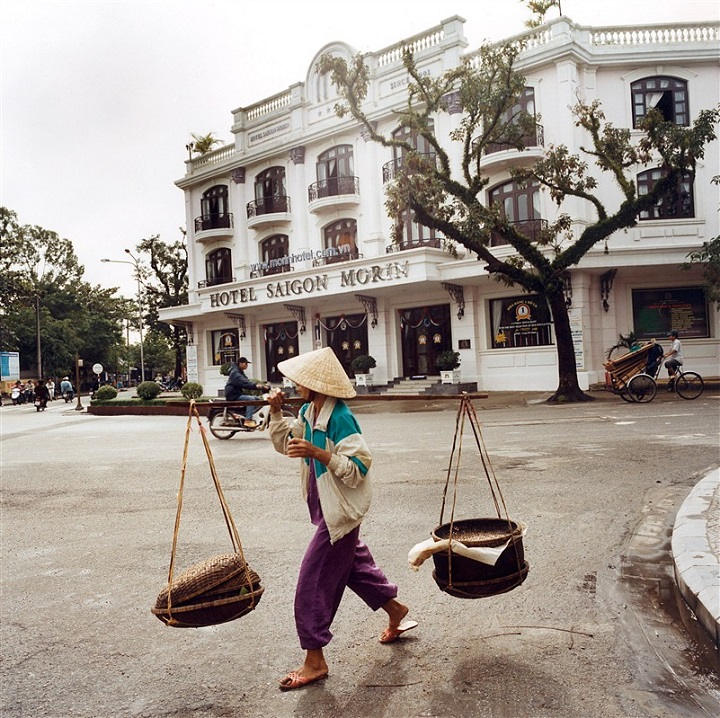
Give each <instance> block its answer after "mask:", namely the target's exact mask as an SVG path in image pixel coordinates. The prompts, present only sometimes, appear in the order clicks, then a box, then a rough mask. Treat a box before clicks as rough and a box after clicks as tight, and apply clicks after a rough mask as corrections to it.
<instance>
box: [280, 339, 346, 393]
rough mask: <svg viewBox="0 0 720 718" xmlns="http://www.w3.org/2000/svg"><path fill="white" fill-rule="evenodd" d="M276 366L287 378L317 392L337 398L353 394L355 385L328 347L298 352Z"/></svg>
mask: <svg viewBox="0 0 720 718" xmlns="http://www.w3.org/2000/svg"><path fill="white" fill-rule="evenodd" d="M277 366H278V369H279V370H280V371H281V372H282V373H283V374H285V376H286V377H287V378H288V379H290V380H291V381H294V382H295V383H296V384H300V386H305V387H307V388H308V389H311V390H312V391H316V392H318V393H319V394H325V395H326V396H335V397H338V398H339V399H352V397H354V396H355V387H353V385H352V383H351V382H350V379H349V378H348V375H347V374H346V373H345V370H344V369H343V367H342V364H341V363H340V361H339V360H338V358H337V357H336V356H335V352H334V351H333V350H332V349H331V348H330V347H325V348H324V349H316V350H315V351H312V352H306V353H305V354H299V355H298V356H296V357H293V358H292V359H286V360H285V361H281V362H279V363H278V365H277Z"/></svg>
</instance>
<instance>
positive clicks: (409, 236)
mask: <svg viewBox="0 0 720 718" xmlns="http://www.w3.org/2000/svg"><path fill="white" fill-rule="evenodd" d="M428 127H429V129H430V131H432V130H433V127H434V125H433V121H432V120H428ZM392 137H393V139H394V140H404V141H405V142H407V143H408V144H409V145H411V146H412V147H413V148H414V149H415V150H417V153H418V155H419V156H420V158H422V159H423V160H427V161H429V162H435V157H436V154H435V149H434V148H433V146H432V145H431V144H430V143H429V142H428V141H427V140H426V139H425V137H423V136H422V135H419V134H418V133H417V131H416V130H413V129H411V128H409V127H399V128H398V129H397V130H395V131H394V132H393V133H392ZM406 155H407V150H406V149H405V148H404V147H393V159H392V162H391V163H389V165H385V166H384V167H383V182H387V181H388V180H390V179H392V178H393V177H394V176H395V173H396V172H397V171H398V170H399V169H400V168H401V167H402V166H403V165H404V164H405V161H406V160H405V156H406ZM397 224H398V226H400V227H402V240H401V242H400V245H399V248H400V249H410V248H412V247H414V246H418V245H428V244H429V245H431V246H439V241H440V240H439V237H438V233H437V231H436V230H434V229H432V228H431V227H426V226H425V225H424V224H420V223H419V222H416V221H415V215H414V214H413V212H412V211H410V210H409V209H406V210H404V211H403V212H402V213H401V215H400V217H399V218H398V219H397ZM395 246H396V247H397V242H396V244H395Z"/></svg>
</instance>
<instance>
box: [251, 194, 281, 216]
mask: <svg viewBox="0 0 720 718" xmlns="http://www.w3.org/2000/svg"><path fill="white" fill-rule="evenodd" d="M289 211H290V197H288V196H286V195H276V196H273V197H263V198H262V199H254V200H253V201H252V202H248V204H247V216H248V219H251V218H252V217H257V216H258V215H261V214H273V213H275V212H289Z"/></svg>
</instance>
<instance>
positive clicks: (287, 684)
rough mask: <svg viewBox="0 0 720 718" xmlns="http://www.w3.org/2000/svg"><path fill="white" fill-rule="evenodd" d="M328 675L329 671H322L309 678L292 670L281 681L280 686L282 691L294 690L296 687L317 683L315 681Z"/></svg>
mask: <svg viewBox="0 0 720 718" xmlns="http://www.w3.org/2000/svg"><path fill="white" fill-rule="evenodd" d="M327 677H328V674H327V673H322V674H321V675H319V676H315V677H314V678H307V677H305V676H301V675H299V674H298V672H297V671H290V673H288V674H287V675H286V676H285V678H283V679H282V680H281V681H280V686H279V687H280V690H281V691H294V690H295V689H296V688H303V687H304V686H309V685H310V684H311V683H315V681H322V680H323V679H325V678H327Z"/></svg>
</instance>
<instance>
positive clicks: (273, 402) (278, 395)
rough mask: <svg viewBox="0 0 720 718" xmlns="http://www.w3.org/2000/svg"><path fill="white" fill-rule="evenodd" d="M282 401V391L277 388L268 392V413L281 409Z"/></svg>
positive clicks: (283, 396)
mask: <svg viewBox="0 0 720 718" xmlns="http://www.w3.org/2000/svg"><path fill="white" fill-rule="evenodd" d="M284 401H285V394H283V392H282V391H280V390H279V389H278V390H277V391H276V392H274V393H272V394H270V396H269V397H268V404H270V413H271V414H277V413H279V412H280V411H282V405H283V402H284Z"/></svg>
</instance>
